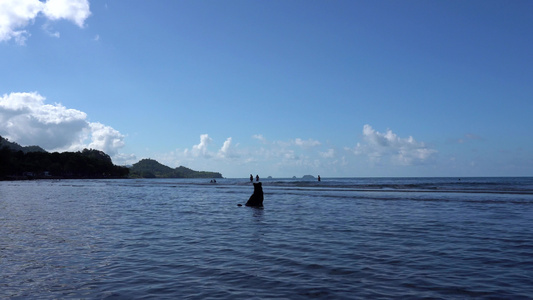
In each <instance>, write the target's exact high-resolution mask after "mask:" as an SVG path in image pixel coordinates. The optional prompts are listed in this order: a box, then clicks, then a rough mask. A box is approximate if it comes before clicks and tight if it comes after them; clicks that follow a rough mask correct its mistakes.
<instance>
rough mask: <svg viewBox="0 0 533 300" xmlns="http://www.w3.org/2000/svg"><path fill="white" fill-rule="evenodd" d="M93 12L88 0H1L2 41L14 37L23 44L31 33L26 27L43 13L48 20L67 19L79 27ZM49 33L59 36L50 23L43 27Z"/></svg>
mask: <svg viewBox="0 0 533 300" xmlns="http://www.w3.org/2000/svg"><path fill="white" fill-rule="evenodd" d="M90 14H91V11H90V8H89V1H88V0H47V1H46V2H41V1H39V0H1V1H0V42H2V41H9V40H11V39H14V40H15V42H16V43H18V44H20V45H23V44H24V43H25V41H26V39H27V37H28V36H29V35H30V34H29V33H28V31H26V30H25V28H26V27H27V26H28V25H30V24H32V23H33V22H34V21H35V19H36V18H37V17H38V16H39V15H42V16H44V17H45V18H47V19H48V20H52V21H55V20H60V19H66V20H69V21H72V22H74V23H75V24H77V25H78V26H79V27H84V26H85V20H86V19H87V18H88V17H89V15H90ZM43 29H44V30H45V32H47V33H48V34H49V35H52V36H55V37H59V32H52V31H51V30H50V28H49V25H45V27H43Z"/></svg>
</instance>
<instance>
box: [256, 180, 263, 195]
mask: <svg viewBox="0 0 533 300" xmlns="http://www.w3.org/2000/svg"><path fill="white" fill-rule="evenodd" d="M262 191H263V187H262V184H261V182H257V183H255V182H254V193H255V192H262Z"/></svg>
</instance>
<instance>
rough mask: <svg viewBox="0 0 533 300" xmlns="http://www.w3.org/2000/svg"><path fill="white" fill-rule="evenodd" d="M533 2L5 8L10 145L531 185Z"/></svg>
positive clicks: (1, 106) (4, 85) (119, 1)
mask: <svg viewBox="0 0 533 300" xmlns="http://www.w3.org/2000/svg"><path fill="white" fill-rule="evenodd" d="M532 37H533V1H529V0H525V1H522V0H515V1H492V0H472V1H434V0H429V1H428V0H419V1H418V0H407V1H392V0H390V1H388V0H379V1H352V0H347V1H343V0H338V1H335V0H334V1H325V0H324V1H318V0H305V1H298V0H291V1H282V0H273V1H256V0H246V1H245V0H242V1H240V0H239V1H238V0H228V1H202V0H199V1H192V0H184V1H174V0H158V1H149V0H107V1H106V0H98V1H96V0H92V1H89V0H70V1H69V0H46V1H45V0H42V1H38V0H0V135H1V136H3V137H6V138H8V139H9V140H10V141H14V142H17V143H19V144H21V145H24V146H28V145H39V146H41V147H43V148H45V149H46V150H48V151H60V152H61V151H79V150H82V149H84V148H92V149H98V150H102V151H104V152H106V153H107V154H109V155H110V156H111V157H112V159H113V162H114V163H115V164H119V165H131V164H134V163H136V162H138V161H139V160H141V159H144V158H151V159H156V160H157V161H159V162H161V163H163V164H165V165H168V166H170V167H173V168H174V167H178V166H180V165H183V166H186V167H188V168H192V169H194V170H203V171H215V172H220V173H222V175H223V176H224V177H229V178H244V177H248V176H249V174H254V176H255V174H259V175H260V176H261V177H267V176H273V177H292V176H297V177H301V176H303V175H306V174H310V175H314V176H317V175H320V176H321V177H322V178H327V177H398V176H405V177H407V176H409V177H410V176H452V177H461V176H533V134H532V130H533V118H532V117H531V115H532V113H533V38H532Z"/></svg>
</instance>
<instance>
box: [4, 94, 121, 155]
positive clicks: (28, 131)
mask: <svg viewBox="0 0 533 300" xmlns="http://www.w3.org/2000/svg"><path fill="white" fill-rule="evenodd" d="M45 100H46V99H45V98H44V97H43V96H41V95H40V94H38V93H36V92H34V93H11V94H9V95H6V94H5V95H3V96H2V97H0V135H2V136H4V137H7V138H8V139H10V140H12V141H15V142H17V143H19V144H21V145H25V146H27V145H38V146H41V147H43V148H44V149H46V150H48V151H79V150H82V149H83V148H92V149H98V150H102V151H104V152H106V153H107V154H109V155H110V156H112V157H113V156H116V155H117V154H118V150H119V149H120V148H122V147H123V146H124V135H123V134H121V133H120V132H118V131H117V130H115V129H113V128H111V127H109V126H106V125H104V124H101V123H93V122H88V121H87V114H86V113H84V112H82V111H79V110H76V109H69V108H66V107H64V106H63V105H61V104H58V103H55V104H46V103H45Z"/></svg>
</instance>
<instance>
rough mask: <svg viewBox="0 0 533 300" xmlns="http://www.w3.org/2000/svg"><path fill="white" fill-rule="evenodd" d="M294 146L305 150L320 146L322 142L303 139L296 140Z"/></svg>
mask: <svg viewBox="0 0 533 300" xmlns="http://www.w3.org/2000/svg"><path fill="white" fill-rule="evenodd" d="M294 144H295V145H296V146H300V147H303V148H310V147H316V146H320V142H319V141H316V140H313V139H308V140H307V141H304V140H302V139H301V138H297V139H295V140H294Z"/></svg>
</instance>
